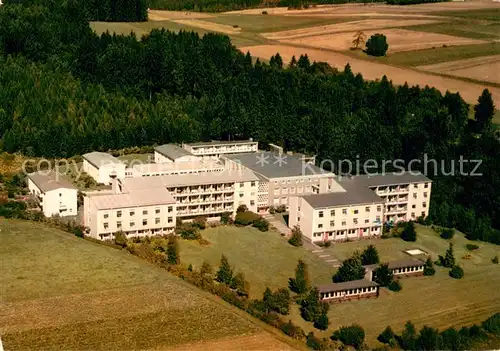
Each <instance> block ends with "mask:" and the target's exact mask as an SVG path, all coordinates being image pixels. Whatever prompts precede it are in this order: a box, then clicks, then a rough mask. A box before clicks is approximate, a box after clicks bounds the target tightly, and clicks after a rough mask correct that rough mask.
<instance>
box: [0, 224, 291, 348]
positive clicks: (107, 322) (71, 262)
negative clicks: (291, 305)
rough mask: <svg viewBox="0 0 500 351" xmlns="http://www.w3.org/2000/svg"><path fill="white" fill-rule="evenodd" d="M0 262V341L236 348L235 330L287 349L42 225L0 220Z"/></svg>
mask: <svg viewBox="0 0 500 351" xmlns="http://www.w3.org/2000/svg"><path fill="white" fill-rule="evenodd" d="M0 267H1V273H2V274H1V275H0V297H1V303H2V308H1V309H0V333H1V335H2V342H3V346H4V348H5V349H6V350H21V349H22V350H29V349H38V350H40V349H44V350H50V349H54V350H55V349H58V350H70V349H87V350H118V349H119V350H129V349H153V348H154V349H165V348H170V347H182V345H184V344H188V345H198V346H197V347H198V348H200V347H201V348H203V346H202V345H203V342H208V345H217V343H218V342H222V343H224V342H226V343H227V342H228V340H230V341H231V344H232V345H236V347H239V343H240V341H239V340H240V338H241V340H242V346H244V347H246V349H290V348H291V346H289V345H288V344H287V343H286V342H285V341H284V340H285V339H284V338H283V337H282V336H281V335H278V334H275V333H274V330H271V329H268V328H267V326H264V325H261V324H260V323H259V322H256V321H254V320H253V319H249V317H248V315H247V314H245V313H244V312H242V311H239V310H237V309H235V308H233V307H232V306H230V305H228V304H226V303H225V302H223V301H221V300H220V299H217V298H215V297H213V296H212V295H210V294H207V293H204V292H202V291H200V290H198V289H196V288H194V287H193V286H191V285H189V284H187V283H185V282H183V281H182V280H181V279H178V278H176V277H174V276H172V275H170V274H169V273H168V272H166V271H165V270H163V269H160V268H157V267H154V266H152V265H150V264H148V263H147V262H145V261H142V260H140V259H138V258H136V257H134V256H132V255H130V254H128V253H127V252H126V251H119V250H116V249H113V248H109V247H106V246H103V245H100V244H95V243H91V242H88V241H85V240H82V239H78V238H76V237H73V236H71V235H69V234H67V233H64V232H61V231H59V230H56V229H53V228H49V227H46V226H44V225H42V224H38V223H34V222H27V221H18V220H5V219H0ZM256 323H257V324H256ZM269 331H270V332H269ZM252 340H253V341H252ZM200 343H201V344H200ZM200 345H201V346H200Z"/></svg>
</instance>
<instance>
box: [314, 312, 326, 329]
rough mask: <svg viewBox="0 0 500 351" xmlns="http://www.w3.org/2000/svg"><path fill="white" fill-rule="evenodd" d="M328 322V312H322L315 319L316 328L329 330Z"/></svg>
mask: <svg viewBox="0 0 500 351" xmlns="http://www.w3.org/2000/svg"><path fill="white" fill-rule="evenodd" d="M328 323H329V321H328V315H327V314H326V313H322V314H320V316H319V317H318V318H316V319H315V320H314V328H316V329H319V330H327V329H328Z"/></svg>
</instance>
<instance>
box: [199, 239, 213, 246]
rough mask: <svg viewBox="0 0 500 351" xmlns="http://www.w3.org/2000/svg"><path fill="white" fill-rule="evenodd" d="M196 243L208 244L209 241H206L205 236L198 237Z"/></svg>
mask: <svg viewBox="0 0 500 351" xmlns="http://www.w3.org/2000/svg"><path fill="white" fill-rule="evenodd" d="M198 244H200V245H210V241H208V240H207V239H205V238H199V239H198Z"/></svg>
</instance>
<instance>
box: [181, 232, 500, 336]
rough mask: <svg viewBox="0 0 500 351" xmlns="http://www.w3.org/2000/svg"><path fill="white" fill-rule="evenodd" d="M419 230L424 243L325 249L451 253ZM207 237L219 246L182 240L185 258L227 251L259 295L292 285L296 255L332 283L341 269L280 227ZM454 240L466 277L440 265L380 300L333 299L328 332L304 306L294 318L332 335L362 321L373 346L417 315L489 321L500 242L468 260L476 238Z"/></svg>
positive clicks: (394, 255)
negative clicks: (291, 241)
mask: <svg viewBox="0 0 500 351" xmlns="http://www.w3.org/2000/svg"><path fill="white" fill-rule="evenodd" d="M418 233H419V237H418V240H417V242H416V243H407V242H404V241H402V240H401V239H397V238H394V239H386V240H380V239H376V240H367V241H361V242H350V243H342V244H338V245H334V246H332V247H331V248H329V249H326V250H325V252H324V253H323V254H330V255H331V258H339V259H344V258H347V257H349V256H350V255H351V254H352V253H353V252H354V251H355V250H362V249H363V248H364V247H366V246H367V245H368V244H371V243H373V244H375V245H376V247H377V249H378V250H379V253H380V256H381V259H382V260H383V261H389V260H394V259H399V258H405V257H408V256H407V255H406V254H405V253H403V251H404V250H406V249H410V248H416V247H418V248H421V249H423V250H425V251H426V252H428V253H430V254H431V255H432V257H433V258H437V255H438V254H444V252H445V250H446V249H447V247H448V241H446V240H443V239H441V238H439V237H438V236H437V234H435V233H434V232H433V231H432V230H431V229H430V228H428V227H419V228H418ZM203 236H204V237H205V238H207V239H208V240H210V241H211V245H209V246H205V247H204V246H200V245H199V244H198V243H196V242H188V241H182V242H181V259H182V260H183V261H184V262H186V263H188V262H192V263H193V265H199V264H201V262H202V261H203V260H204V259H206V260H207V261H209V262H210V263H212V264H214V265H217V264H218V262H219V259H220V255H221V253H225V254H226V256H227V257H228V258H229V261H230V263H231V264H232V265H233V266H234V267H235V268H236V270H241V271H243V272H244V273H245V275H246V278H247V279H248V280H249V281H250V285H251V294H253V295H254V297H255V295H256V294H257V295H258V294H259V293H260V292H261V291H262V289H264V287H265V286H270V287H272V288H277V287H282V286H286V283H287V278H288V277H290V276H292V275H293V270H294V267H295V263H296V260H297V259H298V258H300V257H302V258H303V259H305V260H306V261H307V262H308V263H309V267H310V276H311V278H312V280H313V281H314V283H315V284H321V283H328V282H330V277H331V274H332V273H333V272H334V268H332V267H331V266H329V265H327V264H326V263H324V261H322V259H320V258H319V257H318V256H315V255H314V254H312V253H310V252H308V251H306V250H305V249H303V248H293V247H291V246H290V245H288V244H287V243H286V241H285V240H284V239H283V238H281V237H279V236H278V235H277V234H275V233H261V232H258V231H257V230H254V229H251V228H234V227H219V228H211V229H208V230H206V231H204V232H203ZM452 241H453V242H454V244H455V256H456V258H457V260H458V262H459V263H460V265H462V266H463V267H464V270H465V278H464V279H462V280H455V279H452V278H450V277H449V276H448V270H446V269H443V268H439V267H437V274H436V276H434V277H416V278H411V279H410V278H409V279H405V280H403V281H402V284H403V291H402V292H401V293H392V292H389V291H388V290H386V289H383V291H382V293H381V296H380V297H379V298H378V299H370V300H360V301H352V302H347V303H342V304H333V305H332V306H331V309H330V313H329V318H330V329H329V330H328V331H325V332H319V331H318V330H314V328H313V326H312V324H310V323H307V322H305V321H304V320H302V318H301V317H300V315H299V311H298V308H297V306H294V308H293V313H292V314H291V316H290V317H291V318H292V320H294V322H296V323H298V324H299V325H300V326H301V327H302V328H304V330H306V331H315V333H316V334H318V335H323V336H329V335H331V333H332V332H333V330H335V329H337V328H338V327H339V326H341V325H346V324H351V323H359V324H361V325H362V326H363V327H364V328H365V330H366V332H367V340H368V341H369V343H370V344H371V345H375V344H377V342H376V337H377V335H378V334H379V333H380V332H381V331H382V330H383V329H384V328H385V326H386V325H391V326H392V327H393V328H394V329H396V330H400V329H401V327H402V326H403V325H404V323H405V322H406V321H407V320H412V321H413V322H414V323H415V324H416V325H417V326H418V327H421V326H422V325H424V324H428V325H431V326H433V327H438V328H446V327H449V326H452V325H454V326H462V325H465V324H470V323H475V322H479V321H482V320H484V319H486V318H487V317H489V316H490V315H492V314H493V313H495V312H497V311H498V310H500V295H499V294H498V291H499V289H500V266H497V265H493V264H492V263H491V261H490V260H491V258H492V257H493V256H494V255H495V254H497V255H500V247H498V246H495V245H491V244H487V243H478V244H479V246H480V249H479V250H478V251H475V252H472V253H471V256H472V257H471V258H470V259H462V257H463V256H464V255H465V254H466V253H468V252H467V251H466V249H465V244H466V243H468V242H469V241H468V240H466V239H465V238H464V237H463V235H462V234H460V233H457V234H456V235H455V238H454V239H453V240H452ZM256 297H259V296H256ZM367 311H369V312H367Z"/></svg>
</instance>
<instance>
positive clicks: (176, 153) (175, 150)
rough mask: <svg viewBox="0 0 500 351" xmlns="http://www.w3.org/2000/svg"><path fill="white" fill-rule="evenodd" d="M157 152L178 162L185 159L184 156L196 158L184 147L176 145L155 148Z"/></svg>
mask: <svg viewBox="0 0 500 351" xmlns="http://www.w3.org/2000/svg"><path fill="white" fill-rule="evenodd" d="M154 150H155V151H156V152H158V153H159V154H161V155H163V156H165V157H167V158H169V159H171V160H176V159H178V158H181V157H184V156H194V155H193V154H192V153H190V152H189V151H187V150H185V149H183V148H182V147H180V146H178V145H175V144H163V145H159V146H155V149H154Z"/></svg>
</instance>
